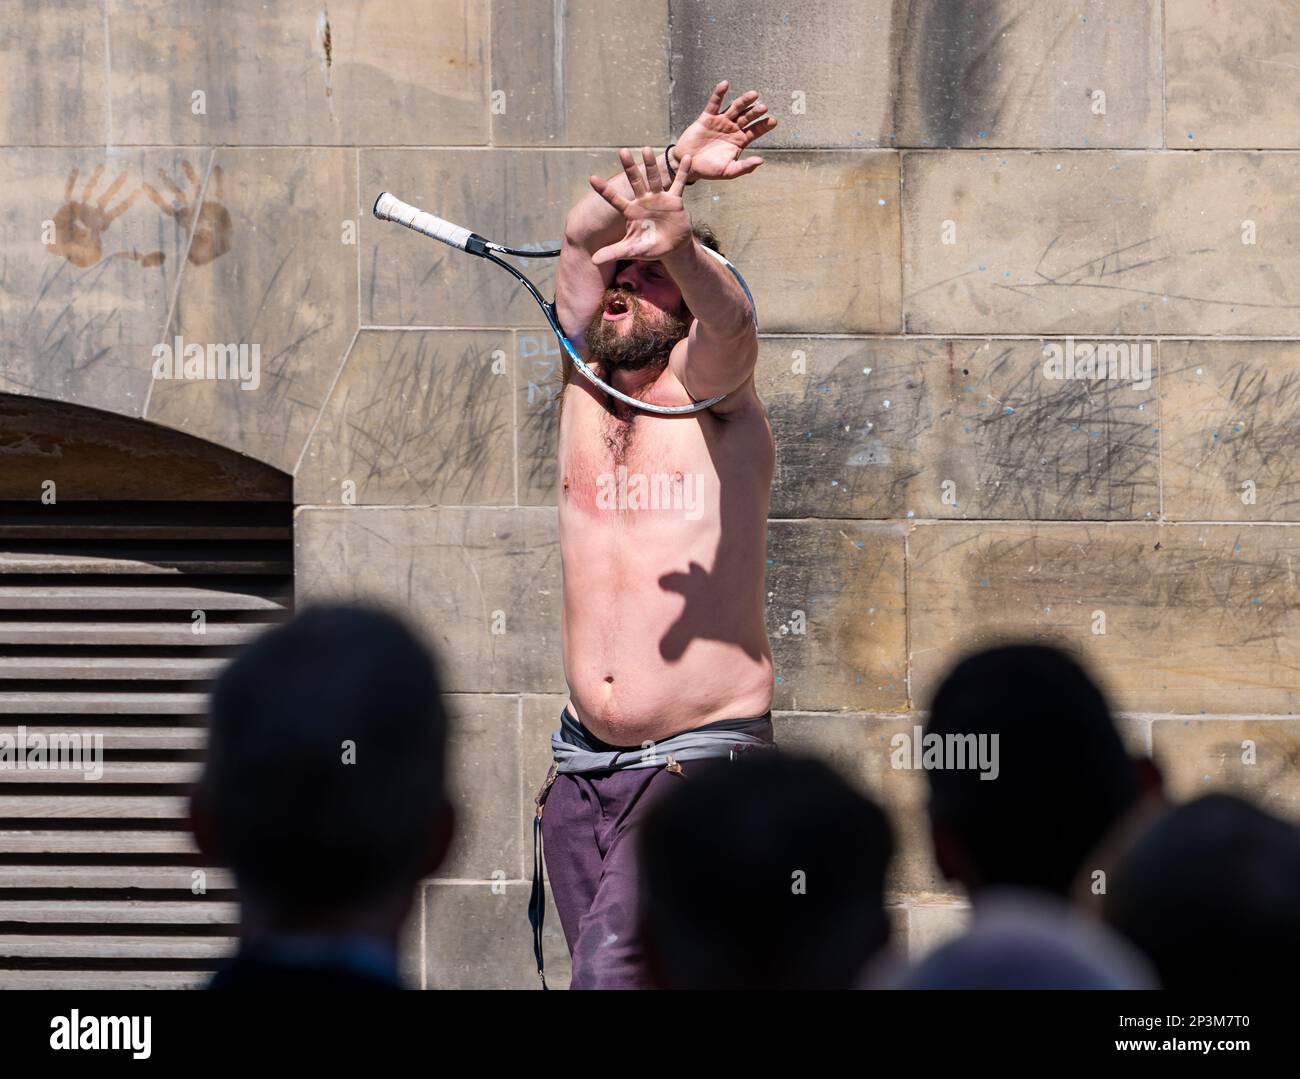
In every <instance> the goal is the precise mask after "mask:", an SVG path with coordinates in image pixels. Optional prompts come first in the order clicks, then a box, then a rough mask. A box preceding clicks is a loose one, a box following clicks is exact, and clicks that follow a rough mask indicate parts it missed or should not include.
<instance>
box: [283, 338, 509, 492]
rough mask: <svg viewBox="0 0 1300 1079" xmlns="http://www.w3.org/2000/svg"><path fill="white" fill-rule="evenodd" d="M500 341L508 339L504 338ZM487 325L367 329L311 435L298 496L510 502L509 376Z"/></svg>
mask: <svg viewBox="0 0 1300 1079" xmlns="http://www.w3.org/2000/svg"><path fill="white" fill-rule="evenodd" d="M507 340H508V339H507ZM502 341H503V335H502V334H500V333H494V332H492V331H479V332H475V331H460V332H453V331H429V332H419V333H417V332H405V333H404V332H399V331H378V330H368V331H365V332H363V333H362V334H361V335H360V336H359V337H358V338H357V342H356V344H355V345H354V346H353V349H352V353H351V355H350V356H349V357H348V362H347V366H346V367H345V368H344V371H343V374H342V376H341V377H340V379H339V382H338V385H337V386H336V387H335V389H334V392H333V394H332V395H331V397H330V400H329V403H328V404H327V405H326V407H325V410H324V412H323V414H322V416H321V420H320V423H319V424H318V425H317V427H316V431H315V434H314V435H313V436H312V441H311V445H310V446H309V447H308V450H307V455H306V457H305V458H304V461H303V467H302V469H301V470H300V471H299V474H298V477H297V492H296V493H297V495H298V498H299V500H300V501H305V502H321V503H326V504H331V505H338V504H340V503H341V502H343V492H344V488H343V484H344V483H345V482H346V481H348V480H351V481H352V482H353V484H355V488H356V492H355V495H356V503H357V504H358V505H366V504H369V505H376V504H378V505H394V504H396V505H410V506H418V505H435V504H457V505H465V504H469V505H473V504H479V505H483V504H494V505H501V504H505V503H509V502H513V501H514V477H513V466H512V458H513V447H512V445H511V431H510V428H511V405H510V373H509V370H508V369H507V370H505V371H504V372H502V373H496V372H495V371H494V370H493V362H494V361H493V355H492V354H493V352H494V351H496V350H497V349H499V348H500V347H501V345H502Z"/></svg>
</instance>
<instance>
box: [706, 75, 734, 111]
mask: <svg viewBox="0 0 1300 1079" xmlns="http://www.w3.org/2000/svg"><path fill="white" fill-rule="evenodd" d="M729 85H730V83H728V82H727V80H726V79H723V80H722V81H721V82H720V83H718V85H717V86H715V87H714V88H713V93H712V94H710V95H709V103H708V104H707V105H705V106H704V111H705V112H706V113H707V114H708V115H709V116H717V115H718V110H719V109H720V108H722V99H723V98H724V97H726V96H727V87H728V86H729Z"/></svg>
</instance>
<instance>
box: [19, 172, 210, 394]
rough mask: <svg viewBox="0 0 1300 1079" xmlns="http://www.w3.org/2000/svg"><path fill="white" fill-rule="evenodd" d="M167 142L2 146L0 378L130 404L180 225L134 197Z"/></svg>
mask: <svg viewBox="0 0 1300 1079" xmlns="http://www.w3.org/2000/svg"><path fill="white" fill-rule="evenodd" d="M179 167H180V157H179V156H178V154H177V152H174V151H158V150H148V151H144V150H142V151H133V152H113V153H111V154H109V155H108V156H107V158H105V157H103V156H102V152H101V153H90V154H89V155H88V154H87V151H84V150H76V149H46V150H34V149H7V150H0V389H4V390H8V391H10V392H14V393H24V394H32V395H36V396H41V397H50V398H55V399H60V400H70V401H76V402H77V403H78V404H82V405H87V406H90V407H97V408H103V409H107V410H111V411H115V412H120V413H124V414H127V415H139V414H140V411H141V409H142V408H143V407H144V401H145V396H146V394H147V392H148V387H149V378H150V372H149V365H150V362H151V359H150V349H152V347H153V346H154V345H155V344H156V343H157V342H158V340H159V334H160V333H161V332H162V330H163V324H164V323H165V321H166V319H167V305H168V302H169V300H170V297H171V293H172V290H173V289H174V286H175V278H176V274H177V273H178V272H179V268H180V267H181V266H184V265H185V258H184V251H185V245H186V244H187V242H188V236H187V234H186V233H185V231H184V230H183V229H180V228H178V227H177V226H176V224H175V223H174V222H172V221H171V220H169V219H167V218H164V217H162V216H161V215H159V214H158V213H157V212H156V211H155V210H154V208H153V207H152V206H150V205H149V204H148V203H147V202H146V201H145V200H144V199H142V198H140V191H141V178H142V177H144V176H146V175H154V174H156V172H157V170H159V169H164V170H168V171H171V170H175V169H178V168H179Z"/></svg>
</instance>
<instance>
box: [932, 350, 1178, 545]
mask: <svg viewBox="0 0 1300 1079" xmlns="http://www.w3.org/2000/svg"><path fill="white" fill-rule="evenodd" d="M944 351H946V352H947V353H948V361H949V362H948V363H947V364H946V371H945V375H946V377H945V378H944V379H940V378H938V377H935V378H933V379H931V380H930V384H931V385H932V386H933V387H934V388H935V390H936V392H938V388H939V387H940V386H943V387H944V391H945V397H946V399H945V401H944V407H943V409H942V410H941V422H940V424H939V431H940V432H941V433H940V438H941V439H942V443H943V445H942V447H936V452H935V454H934V459H935V460H941V459H942V457H943V455H944V451H945V450H946V451H947V454H948V459H949V460H950V461H951V462H952V464H953V468H952V471H953V472H958V471H964V472H966V473H967V476H968V477H969V476H970V475H971V473H972V472H973V479H974V487H973V489H972V488H971V487H970V486H969V485H963V484H962V483H961V482H960V481H959V482H958V483H957V506H958V508H959V509H960V510H961V513H960V515H961V516H967V517H993V518H1024V519H1029V520H1078V519H1086V520H1125V519H1133V518H1139V519H1140V518H1144V517H1152V518H1153V517H1155V516H1156V514H1157V513H1158V512H1159V462H1158V452H1159V431H1158V430H1157V428H1158V426H1159V416H1158V413H1159V409H1158V397H1157V384H1156V379H1155V367H1156V361H1155V346H1154V344H1152V345H1151V369H1150V373H1151V376H1152V377H1151V384H1150V386H1148V387H1146V388H1139V387H1137V386H1135V384H1134V382H1133V381H1130V380H1118V379H1117V380H1110V379H1097V380H1087V379H1059V380H1053V379H1049V378H1047V377H1046V376H1045V375H1044V374H1043V348H1042V342H1036V341H1035V342H1020V341H1017V342H1007V341H1002V342H990V343H984V344H978V345H977V344H973V343H971V342H965V341H961V342H950V343H948V344H947V345H946V346H945V350H944ZM931 362H933V359H932V361H931ZM953 449H955V450H956V451H957V452H956V453H955V454H954V453H953V452H952V450H953ZM958 462H963V463H966V464H967V466H968V467H966V468H962V467H961V465H960V464H959V463H958ZM963 487H965V489H964V490H963ZM938 488H939V485H938V484H937V483H935V484H932V485H931V488H930V489H927V492H926V493H927V496H929V495H931V494H932V493H933V491H935V490H938ZM963 499H966V500H967V501H968V506H967V508H965V509H962V508H961V507H962V502H963ZM940 509H941V511H942V512H939V513H935V514H933V515H934V516H954V515H956V514H954V513H953V512H952V508H951V507H949V506H943V505H941V506H940Z"/></svg>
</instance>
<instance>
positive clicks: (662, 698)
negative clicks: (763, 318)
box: [534, 81, 777, 988]
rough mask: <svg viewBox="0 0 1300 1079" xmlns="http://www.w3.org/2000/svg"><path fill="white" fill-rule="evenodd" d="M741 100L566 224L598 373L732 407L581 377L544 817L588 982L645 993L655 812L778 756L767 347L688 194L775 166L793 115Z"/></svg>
mask: <svg viewBox="0 0 1300 1079" xmlns="http://www.w3.org/2000/svg"><path fill="white" fill-rule="evenodd" d="M726 89H727V83H726V82H725V81H723V82H721V83H719V84H718V85H717V87H715V88H714V91H713V94H712V96H711V97H710V99H709V103H708V105H707V106H706V107H705V109H704V112H703V113H702V114H701V115H700V117H699V119H697V120H696V121H695V123H693V124H692V125H691V126H690V127H689V128H688V129H687V130H686V132H685V133H684V134H683V135H682V136H681V138H680V139H679V140H678V141H677V142H676V143H675V144H673V145H672V146H670V147H669V150H668V151H666V152H668V153H671V155H672V156H671V158H669V159H665V156H664V155H663V154H659V155H657V156H656V155H655V153H654V152H653V151H652V150H651V148H650V147H645V148H643V149H642V151H641V153H640V154H639V155H636V156H635V157H634V155H633V154H632V153H631V152H629V151H628V150H626V149H624V150H621V151H620V152H619V159H620V161H621V163H622V166H623V167H622V170H621V171H620V172H619V173H618V174H616V175H615V176H613V177H611V178H610V179H609V180H601V179H600V178H598V177H595V176H593V177H591V181H590V182H591V187H592V189H593V191H592V192H591V193H589V194H587V195H586V196H584V197H583V198H582V199H581V200H580V201H579V202H578V203H577V204H576V205H575V206H574V207H573V208H572V210H570V212H569V214H568V217H567V219H566V221H565V233H564V246H563V251H562V253H561V255H560V263H559V271H558V276H557V282H556V311H557V315H558V318H559V322H560V324H561V326H562V327H563V329H564V331H565V333H566V335H567V336H568V337H569V339H570V341H571V342H572V343H573V345H574V348H575V349H576V350H577V352H578V354H579V355H580V356H581V357H582V358H583V360H584V361H586V362H587V363H589V364H590V365H591V366H592V367H593V368H594V370H595V371H596V373H597V374H598V375H599V376H600V377H601V378H602V379H603V380H604V381H605V382H607V383H608V384H610V385H611V386H613V387H614V388H615V389H617V390H620V391H621V392H623V393H625V394H627V395H629V396H631V397H635V398H636V399H638V400H641V401H646V402H649V403H651V404H658V405H689V404H691V403H692V402H694V401H700V400H704V399H706V398H712V397H716V396H719V395H724V394H725V397H723V399H722V400H721V401H719V402H718V403H717V404H715V405H713V406H712V407H710V408H708V409H707V410H704V411H700V412H695V413H692V414H689V415H678V416H663V415H655V414H654V413H651V412H645V411H640V410H638V409H636V408H634V407H633V406H631V405H627V404H625V403H623V402H620V401H618V400H617V399H615V398H613V397H611V396H609V395H608V394H606V393H605V392H604V391H603V390H600V389H598V388H597V387H596V386H594V385H592V384H591V383H590V382H589V381H587V379H586V378H585V377H583V376H582V375H581V374H580V373H577V372H574V371H572V366H571V364H568V363H566V365H565V366H566V369H567V370H566V384H565V387H564V390H563V394H562V398H561V408H560V428H559V468H558V484H557V486H558V490H557V497H558V499H559V507H560V554H561V558H562V560H563V565H564V627H563V641H564V670H565V675H566V677H567V680H568V684H569V700H568V703H567V705H566V707H565V709H564V711H563V713H562V715H561V722H560V729H559V730H558V731H556V733H555V734H554V736H553V737H552V749H553V752H554V756H555V764H554V765H553V766H552V769H551V773H550V775H548V777H547V781H546V784H545V785H544V786H543V788H542V790H541V791H540V792H539V794H538V798H537V812H538V816H539V817H540V818H541V832H542V836H543V840H544V850H545V861H546V867H547V874H548V877H549V879H550V882H551V885H552V889H553V894H554V899H555V906H556V908H557V911H558V913H559V916H560V920H561V922H562V924H563V928H564V934H565V938H566V940H567V942H568V946H569V951H570V953H571V955H572V957H573V975H572V982H571V985H572V987H573V988H613V987H637V986H643V985H645V984H646V976H645V964H644V957H643V956H642V954H641V949H640V946H639V942H638V940H637V934H636V910H635V898H636V881H635V874H634V865H635V850H634V842H633V840H634V829H635V826H636V824H637V822H638V820H639V819H640V818H641V816H642V814H643V813H644V811H645V809H646V808H647V807H648V805H649V804H650V802H651V801H652V800H653V799H654V798H655V797H658V796H659V795H660V794H661V793H662V792H663V791H664V790H666V789H671V785H673V784H676V783H682V782H686V781H687V780H686V779H685V778H683V777H684V776H685V775H687V774H689V773H690V772H691V770H692V767H694V764H693V762H695V761H699V760H701V759H703V758H707V757H722V758H724V759H725V758H727V757H729V756H731V755H733V754H734V753H735V752H737V751H743V750H748V749H750V748H753V747H761V746H766V745H770V744H771V743H772V725H771V712H770V709H771V705H772V656H771V651H770V648H769V645H768V639H767V630H766V626H765V621H764V597H763V583H764V569H765V553H766V538H767V508H768V493H769V488H770V486H771V482H772V470H773V464H774V455H775V450H774V445H773V440H772V431H771V427H770V425H769V423H768V419H767V413H766V410H765V409H764V408H763V404H762V402H761V401H760V400H759V398H758V394H757V392H756V391H755V388H754V365H755V361H756V358H757V354H758V339H757V335H756V330H755V325H754V321H753V314H752V311H751V308H750V305H749V303H748V301H747V300H746V297H745V294H744V290H743V289H742V288H741V286H740V284H739V283H738V282H737V280H736V278H735V276H734V275H733V274H732V273H731V271H730V270H729V269H728V268H727V267H726V266H725V265H724V264H722V263H721V262H719V261H717V260H716V259H714V258H713V257H712V256H710V255H708V254H706V253H705V252H704V250H703V246H702V245H705V244H707V245H708V246H711V247H714V249H715V250H716V241H714V240H713V238H712V234H711V232H709V231H708V230H707V229H705V228H702V227H696V226H693V225H692V222H691V220H690V217H689V215H688V214H687V212H686V209H685V207H684V205H683V202H682V199H681V191H682V187H683V184H684V183H685V182H690V183H694V182H696V181H697V180H700V179H705V180H730V179H735V178H737V177H740V176H744V175H747V174H748V173H750V172H752V171H754V169H756V168H758V167H759V166H760V165H761V164H762V158H760V157H750V158H747V159H746V160H744V161H739V160H737V158H738V157H739V155H740V153H741V151H742V150H744V149H745V148H746V147H747V146H748V145H749V144H750V143H751V142H753V141H754V139H756V138H758V137H759V136H761V135H764V134H766V133H767V132H768V131H771V130H772V129H773V128H774V127H776V124H777V121H776V120H775V119H774V118H772V117H770V116H766V115H765V113H766V111H767V109H766V106H764V105H763V104H762V103H761V102H759V101H758V94H757V93H756V92H755V91H750V92H749V93H746V94H744V95H742V96H741V97H739V98H737V99H736V100H735V101H734V102H733V103H732V104H731V106H730V107H728V108H726V109H725V110H724V109H722V107H721V106H722V102H723V99H724V98H725V96H726ZM674 172H676V173H677V176H676V178H675V179H672V177H673V175H674ZM688 177H689V180H688V179H687V178H688ZM543 810H545V812H544V813H543ZM539 894H540V889H539V886H537V887H535V889H534V898H535V904H536V902H537V896H538V895H539ZM535 944H536V940H535ZM539 963H540V957H539Z"/></svg>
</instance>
